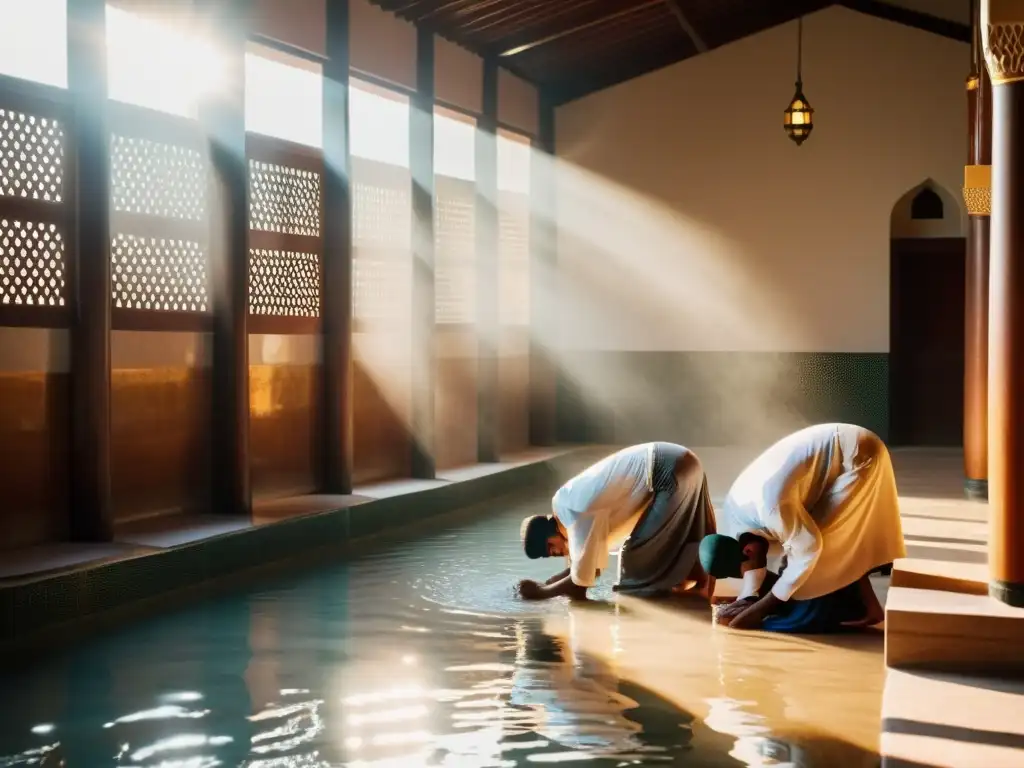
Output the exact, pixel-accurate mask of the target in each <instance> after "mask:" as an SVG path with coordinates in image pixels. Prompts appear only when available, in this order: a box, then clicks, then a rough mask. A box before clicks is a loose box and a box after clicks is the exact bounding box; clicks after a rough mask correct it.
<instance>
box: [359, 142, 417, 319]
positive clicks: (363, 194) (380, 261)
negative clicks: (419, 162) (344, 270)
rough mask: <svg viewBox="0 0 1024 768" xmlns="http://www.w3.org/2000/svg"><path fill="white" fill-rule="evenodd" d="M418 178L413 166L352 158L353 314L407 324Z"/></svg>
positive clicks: (362, 317) (363, 317)
mask: <svg viewBox="0 0 1024 768" xmlns="http://www.w3.org/2000/svg"><path fill="white" fill-rule="evenodd" d="M411 185H412V177H411V175H410V173H409V169H408V168H402V167H400V166H397V165H388V164H387V163H379V162H375V161H373V160H367V159H365V158H359V157H353V158H352V234H353V253H352V313H353V317H354V318H356V320H357V321H360V322H364V323H367V322H368V323H384V324H389V323H402V322H403V321H405V320H406V319H408V314H409V312H410V306H411V301H412V191H411V189H412V188H411Z"/></svg>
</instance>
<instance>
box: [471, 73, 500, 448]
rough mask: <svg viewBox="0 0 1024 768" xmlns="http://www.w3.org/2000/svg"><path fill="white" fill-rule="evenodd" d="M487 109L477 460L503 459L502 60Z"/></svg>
mask: <svg viewBox="0 0 1024 768" xmlns="http://www.w3.org/2000/svg"><path fill="white" fill-rule="evenodd" d="M483 66H484V71H483V102H482V104H483V109H482V110H481V112H482V114H481V115H480V119H479V120H478V121H477V131H476V258H477V278H478V279H477V301H476V307H477V310H476V311H477V334H478V340H479V353H478V354H479V363H478V369H477V460H478V461H481V462H490V461H498V460H499V450H500V449H499V446H500V443H501V439H500V438H501V435H500V430H501V401H500V397H501V395H500V382H499V376H498V373H499V372H498V365H499V361H498V345H499V342H500V333H501V327H500V316H499V312H498V310H499V306H498V305H499V302H500V295H499V293H500V292H499V285H498V270H499V264H498V258H499V254H498V242H499V229H498V227H499V223H498V62H497V61H495V60H494V59H492V58H487V59H484V65H483Z"/></svg>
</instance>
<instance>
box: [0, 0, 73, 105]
mask: <svg viewBox="0 0 1024 768" xmlns="http://www.w3.org/2000/svg"><path fill="white" fill-rule="evenodd" d="M67 38H68V15H67V0H0V75H7V76H9V77H18V78H21V79H23V80H32V81H33V82H37V83H44V84H46V85H55V86H57V87H58V88H66V87H67V85H68V51H67Z"/></svg>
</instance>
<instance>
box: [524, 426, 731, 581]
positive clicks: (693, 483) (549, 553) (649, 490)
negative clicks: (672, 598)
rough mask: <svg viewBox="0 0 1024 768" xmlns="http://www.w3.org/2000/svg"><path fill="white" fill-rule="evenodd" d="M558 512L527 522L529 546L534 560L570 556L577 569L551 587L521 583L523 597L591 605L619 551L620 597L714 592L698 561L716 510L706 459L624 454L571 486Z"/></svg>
mask: <svg viewBox="0 0 1024 768" xmlns="http://www.w3.org/2000/svg"><path fill="white" fill-rule="evenodd" d="M551 506H552V510H553V512H554V514H553V515H547V516H545V515H538V516H535V517H529V518H527V519H526V520H524V521H523V527H522V531H521V533H522V538H523V547H524V549H525V550H526V555H527V557H529V558H531V559H536V558H539V557H566V556H567V557H568V558H569V567H568V568H567V569H566V570H564V571H562V572H561V573H558V574H556V575H555V576H553V577H552V578H550V579H548V581H547V582H546V583H544V584H538V583H537V582H535V581H529V580H526V581H522V582H520V583H519V593H520V595H522V597H523V598H525V599H527V600H544V599H547V598H551V597H558V596H560V595H565V596H568V597H570V598H577V599H582V598H585V597H586V593H587V589H588V588H589V587H592V586H594V585H595V584H596V583H597V577H598V575H599V574H600V572H601V571H602V570H604V569H605V568H607V566H608V555H609V552H611V551H613V550H616V549H619V579H618V583H617V584H616V586H615V589H616V591H618V592H622V593H625V594H632V595H642V596H647V595H657V594H664V593H667V592H671V591H677V592H680V591H684V592H693V593H702V594H704V595H705V596H710V595H711V593H712V592H713V591H714V581H713V580H712V579H709V578H707V576H706V575H705V573H704V571H703V569H702V568H701V566H700V562H699V559H698V557H697V550H698V548H699V546H700V541H701V539H702V538H703V536H704V535H705V534H706V533H712V532H714V530H715V519H714V510H713V508H712V506H711V499H710V497H709V496H708V488H707V479H706V477H705V476H704V470H703V468H702V467H701V464H700V460H699V459H698V458H697V456H696V454H694V453H693V452H692V451H689V450H687V449H686V448H684V447H683V446H681V445H675V444H673V443H645V444H643V445H635V446H633V447H631V448H624V449H623V450H621V451H618V452H617V453H613V454H612V455H611V456H608V457H606V458H604V459H602V460H601V461H599V462H597V463H596V464H594V465H593V466H591V467H590V468H588V469H586V470H584V471H583V472H581V473H580V474H578V475H577V476H576V477H574V478H573V479H572V480H570V481H569V482H568V483H566V484H565V485H563V486H562V487H561V488H560V489H559V490H558V492H557V493H556V494H555V496H554V498H553V499H552V500H551ZM620 547H621V549H620Z"/></svg>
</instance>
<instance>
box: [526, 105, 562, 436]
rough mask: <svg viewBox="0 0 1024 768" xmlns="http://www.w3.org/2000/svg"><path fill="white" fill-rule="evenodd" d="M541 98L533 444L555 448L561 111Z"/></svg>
mask: <svg viewBox="0 0 1024 768" xmlns="http://www.w3.org/2000/svg"><path fill="white" fill-rule="evenodd" d="M538 98H539V99H540V126H539V131H538V136H537V140H536V142H535V144H534V151H533V163H532V166H531V168H530V243H531V249H530V251H531V253H530V443H531V444H532V445H554V444H555V441H556V429H555V427H556V425H555V418H556V409H555V398H556V382H557V375H558V374H557V367H556V365H555V343H556V333H557V325H558V305H557V298H556V297H557V291H556V287H555V281H556V280H557V279H558V274H557V258H558V226H557V195H556V185H557V174H556V172H555V157H554V155H555V108H554V106H553V105H552V103H551V101H550V100H549V99H548V98H546V96H545V95H544V94H543V93H541V94H540V95H539V97H538Z"/></svg>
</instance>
